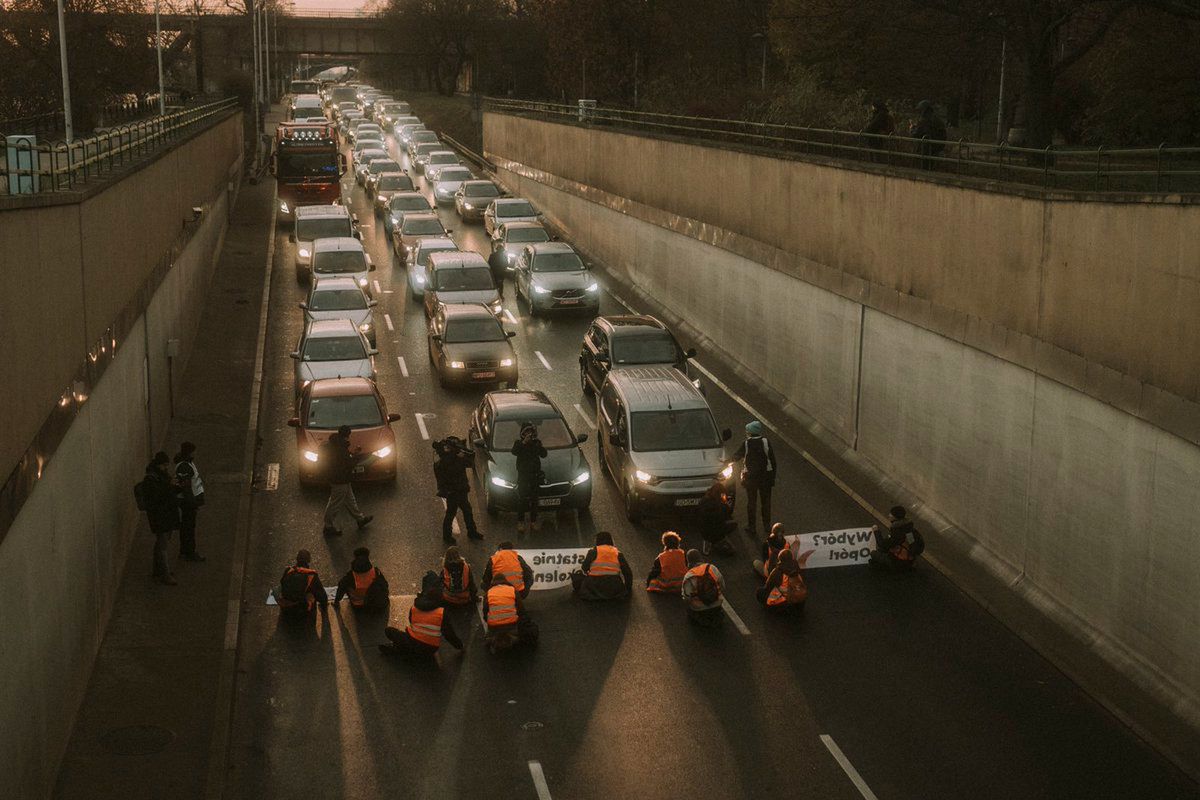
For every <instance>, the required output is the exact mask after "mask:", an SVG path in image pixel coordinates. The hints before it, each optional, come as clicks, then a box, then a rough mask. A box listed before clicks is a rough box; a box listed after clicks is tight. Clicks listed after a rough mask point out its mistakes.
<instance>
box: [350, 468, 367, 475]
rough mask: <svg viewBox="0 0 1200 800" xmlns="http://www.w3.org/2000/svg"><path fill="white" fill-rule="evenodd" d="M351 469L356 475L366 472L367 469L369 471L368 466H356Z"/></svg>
mask: <svg viewBox="0 0 1200 800" xmlns="http://www.w3.org/2000/svg"><path fill="white" fill-rule="evenodd" d="M351 471H352V472H353V473H354V474H355V475H361V474H362V473H364V472H366V471H367V468H366V467H355V468H354V469H353V470H351Z"/></svg>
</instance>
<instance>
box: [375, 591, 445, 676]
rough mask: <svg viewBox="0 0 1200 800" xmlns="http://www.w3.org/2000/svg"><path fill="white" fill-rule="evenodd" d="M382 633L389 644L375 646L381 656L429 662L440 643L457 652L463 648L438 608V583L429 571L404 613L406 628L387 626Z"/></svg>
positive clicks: (440, 596)
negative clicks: (410, 658) (447, 644)
mask: <svg viewBox="0 0 1200 800" xmlns="http://www.w3.org/2000/svg"><path fill="white" fill-rule="evenodd" d="M383 633H384V635H385V636H387V638H388V640H389V641H390V642H391V644H381V645H379V652H381V653H383V654H384V655H385V656H413V657H416V658H425V659H432V658H433V657H434V656H435V655H437V651H438V650H439V649H440V648H441V646H442V642H443V641H446V642H449V643H450V644H451V645H452V646H453V647H455V648H456V649H458V650H460V651H461V650H463V648H464V645H463V642H462V639H460V638H458V634H457V633H456V632H455V631H454V625H453V624H452V623H451V622H450V617H449V616H448V615H447V614H446V609H444V608H443V607H442V579H441V577H440V576H439V575H438V574H437V573H436V572H432V571H430V572H426V573H425V577H424V578H422V579H421V593H420V594H419V595H417V597H416V599H415V600H413V604H412V608H410V609H409V610H408V624H407V625H406V626H405V628H404V630H400V629H399V628H393V627H392V626H390V625H389V626H388V627H387V628H386V629H384V632H383Z"/></svg>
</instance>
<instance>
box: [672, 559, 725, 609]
mask: <svg viewBox="0 0 1200 800" xmlns="http://www.w3.org/2000/svg"><path fill="white" fill-rule="evenodd" d="M701 575H708V577H710V578H712V582H713V583H715V584H716V585H717V601H718V602H720V600H721V597H722V596H723V595H724V592H722V591H721V582H720V581H719V580H717V576H716V575H714V574H713V572H712V564H700V565H699V566H696V567H692V568H691V569H689V570H688V571H687V572H685V573H684V574H683V581H681V582H680V585H681V586H682V584H683V582H686V581H687V579H688V578H691V577H693V576H695V577H697V578H699V577H700V576H701ZM687 600H688V602H689V603H700V604H704V601H703V600H701V599H700V595H699V594H694V595H692V596H691V597H690V598H687ZM713 608H716V606H713Z"/></svg>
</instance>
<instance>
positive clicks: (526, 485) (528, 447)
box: [512, 422, 547, 533]
mask: <svg viewBox="0 0 1200 800" xmlns="http://www.w3.org/2000/svg"><path fill="white" fill-rule="evenodd" d="M512 454H513V455H514V456H516V457H517V503H518V504H519V507H520V510H519V511H518V512H517V532H518V533H524V532H525V512H526V511H528V512H529V526H530V528H531V529H532V530H535V531H536V530H538V529H539V527H540V526H539V525H538V488H539V487H540V486H541V485H542V459H543V458H545V457H546V455H547V454H546V448H545V447H544V446H542V440H541V439H539V438H538V435H537V428H536V427H534V425H533V423H531V422H527V423H525V424H524V425H522V426H521V434H520V438H518V439H517V441H515V442H513V446H512Z"/></svg>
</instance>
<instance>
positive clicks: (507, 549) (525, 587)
mask: <svg viewBox="0 0 1200 800" xmlns="http://www.w3.org/2000/svg"><path fill="white" fill-rule="evenodd" d="M496 575H501V576H503V577H504V580H505V581H506V582H507V583H508V585H509V586H512V587H513V588H514V589H516V590H517V594H519V595H521V597H526V596H528V594H529V590H530V588H532V586H533V568H532V567H530V566H529V564H527V563H526V562H525V559H524V558H522V557H521V554H520V553H518V552H517V551H516V550H515V549H514V547H513V543H512V542H501V543H500V546H499V547H498V548H496V552H495V553H492V557H491V558H489V559H488V563H487V566H486V567H484V568H483V578H482V579H481V583H482V585H484V586H491V585H492V578H493V577H494V576H496Z"/></svg>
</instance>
